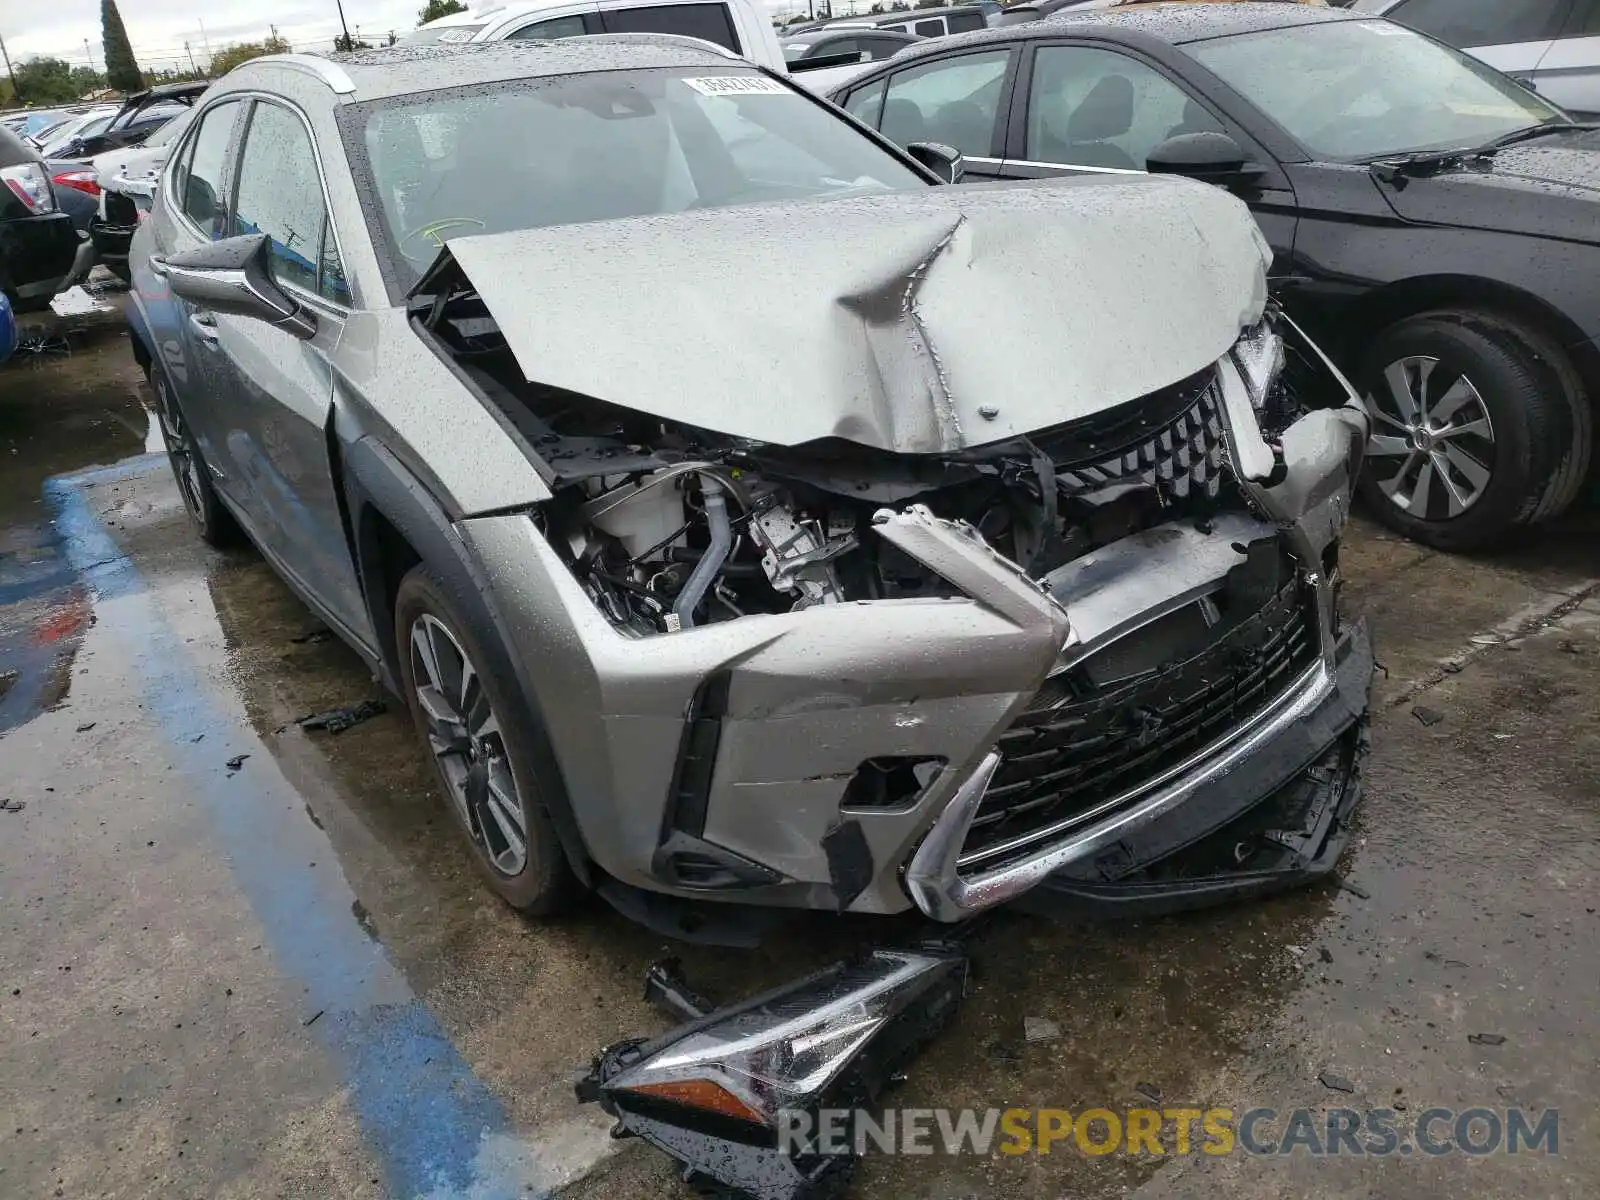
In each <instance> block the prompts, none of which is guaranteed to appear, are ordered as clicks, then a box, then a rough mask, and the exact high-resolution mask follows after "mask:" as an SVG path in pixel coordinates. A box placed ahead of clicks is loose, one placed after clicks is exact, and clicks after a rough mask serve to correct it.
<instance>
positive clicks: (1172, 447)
mask: <svg viewBox="0 0 1600 1200" xmlns="http://www.w3.org/2000/svg"><path fill="white" fill-rule="evenodd" d="M1220 403H1221V401H1220V399H1219V397H1218V395H1217V389H1216V385H1215V383H1214V382H1212V381H1210V380H1208V381H1207V382H1206V383H1205V385H1204V386H1202V387H1200V388H1199V389H1198V390H1197V393H1196V395H1195V398H1194V400H1193V402H1192V403H1190V404H1189V405H1188V406H1187V407H1185V408H1184V409H1183V410H1182V411H1181V412H1179V413H1178V415H1177V416H1176V417H1174V418H1173V419H1172V420H1171V421H1169V422H1168V423H1167V424H1165V425H1163V426H1162V427H1161V429H1160V430H1158V431H1157V432H1155V433H1150V434H1144V435H1143V436H1140V437H1139V438H1138V440H1136V441H1133V442H1131V443H1130V444H1127V445H1125V446H1123V447H1122V448H1121V449H1120V450H1117V451H1115V452H1113V453H1110V454H1102V455H1100V456H1096V457H1091V458H1088V459H1087V460H1085V461H1082V462H1079V463H1076V464H1073V465H1071V466H1066V467H1062V468H1059V469H1058V470H1057V472H1056V478H1057V480H1058V481H1059V482H1060V483H1062V484H1063V485H1065V486H1066V487H1067V488H1068V489H1069V490H1071V491H1073V492H1092V491H1098V490H1099V489H1100V488H1103V487H1107V486H1109V485H1112V484H1117V483H1133V482H1135V481H1143V482H1145V483H1153V484H1155V485H1157V486H1158V487H1160V488H1161V489H1162V490H1163V491H1164V492H1165V493H1166V494H1167V495H1168V496H1170V497H1172V498H1174V499H1178V500H1187V499H1190V498H1196V499H1198V498H1201V497H1205V498H1208V499H1212V500H1214V499H1216V498H1217V496H1218V494H1219V493H1220V492H1221V490H1222V483H1223V479H1224V477H1225V475H1226V466H1225V463H1226V457H1227V456H1226V453H1225V451H1224V449H1223V440H1222V415H1221V413H1220V411H1219V405H1220Z"/></svg>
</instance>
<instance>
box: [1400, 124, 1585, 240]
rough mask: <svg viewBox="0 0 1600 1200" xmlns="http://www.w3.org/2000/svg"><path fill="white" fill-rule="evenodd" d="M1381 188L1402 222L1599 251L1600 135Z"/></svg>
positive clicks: (1530, 146)
mask: <svg viewBox="0 0 1600 1200" xmlns="http://www.w3.org/2000/svg"><path fill="white" fill-rule="evenodd" d="M1380 188H1381V190H1382V192H1383V194H1384V195H1385V196H1386V197H1388V200H1389V203H1390V205H1391V206H1392V207H1393V208H1394V210H1395V212H1396V213H1398V214H1399V215H1400V216H1401V217H1403V218H1404V219H1405V220H1408V221H1417V222H1419V223H1423V224H1429V225H1454V226H1460V227H1465V228H1469V229H1495V230H1503V231H1504V232H1507V233H1521V234H1527V235H1528V236H1530V237H1547V238H1561V239H1563V240H1566V241H1578V242H1589V243H1591V244H1600V131H1595V130H1591V131H1578V132H1573V133H1563V134H1555V135H1553V136H1550V137H1543V138H1539V139H1538V140H1537V141H1532V142H1525V143H1522V144H1519V145H1514V146H1508V147H1506V148H1505V149H1504V150H1501V151H1499V152H1497V153H1495V154H1494V155H1492V156H1490V157H1489V158H1484V159H1477V160H1474V161H1471V162H1468V163H1466V164H1464V165H1462V166H1458V167H1451V168H1447V169H1445V170H1443V171H1440V172H1439V173H1438V174H1437V175H1421V176H1410V177H1407V176H1401V177H1400V179H1399V180H1397V181H1396V183H1394V184H1380Z"/></svg>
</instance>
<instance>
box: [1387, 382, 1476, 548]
mask: <svg viewBox="0 0 1600 1200" xmlns="http://www.w3.org/2000/svg"><path fill="white" fill-rule="evenodd" d="M1366 409H1367V415H1368V416H1369V417H1371V419H1372V435H1371V437H1370V438H1369V439H1368V441H1367V459H1368V464H1369V465H1368V470H1370V471H1372V472H1373V475H1372V478H1373V480H1374V481H1375V482H1376V484H1377V486H1378V489H1379V490H1380V491H1381V492H1382V493H1383V494H1384V496H1385V497H1387V498H1388V500H1389V502H1390V503H1392V504H1394V505H1395V506H1396V507H1397V508H1400V509H1402V510H1404V511H1405V512H1407V513H1409V514H1410V515H1411V516H1413V517H1417V518H1419V519H1422V520H1438V519H1442V518H1451V517H1458V516H1460V515H1461V514H1462V513H1464V512H1466V511H1467V509H1469V508H1471V507H1472V506H1473V505H1474V504H1476V503H1477V502H1478V501H1479V500H1480V499H1481V498H1482V497H1483V493H1484V491H1485V490H1486V489H1487V488H1488V486H1489V481H1490V480H1491V479H1492V478H1493V474H1494V469H1493V468H1494V457H1495V439H1494V425H1493V423H1492V422H1491V421H1490V419H1489V409H1488V407H1487V406H1486V405H1485V404H1484V402H1483V397H1482V396H1481V395H1479V394H1478V389H1477V387H1476V386H1474V384H1473V382H1472V381H1471V380H1470V379H1468V378H1467V377H1466V375H1464V374H1463V373H1461V372H1460V371H1455V370H1452V369H1450V368H1449V367H1447V366H1443V365H1441V363H1440V361H1439V359H1437V358H1430V357H1424V356H1413V357H1409V358H1401V359H1397V360H1396V361H1394V362H1392V363H1390V364H1389V365H1388V366H1387V367H1385V368H1384V371H1383V381H1382V384H1381V385H1380V386H1378V387H1376V388H1375V389H1374V390H1373V391H1372V392H1371V393H1369V394H1368V396H1367V397H1366Z"/></svg>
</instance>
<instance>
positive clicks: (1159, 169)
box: [1145, 133, 1262, 187]
mask: <svg viewBox="0 0 1600 1200" xmlns="http://www.w3.org/2000/svg"><path fill="white" fill-rule="evenodd" d="M1145 169H1146V170H1147V171H1149V172H1150V173H1151V174H1152V175H1186V176H1188V177H1189V178H1190V179H1198V180H1200V182H1202V183H1214V184H1218V185H1220V186H1222V187H1227V186H1228V185H1230V184H1235V183H1240V182H1242V181H1243V180H1245V179H1249V178H1251V177H1253V176H1256V175H1259V174H1261V170H1262V169H1261V167H1260V165H1259V164H1257V163H1253V162H1251V161H1250V160H1249V156H1248V155H1246V154H1245V152H1244V148H1243V147H1242V146H1240V145H1239V143H1238V142H1236V141H1234V140H1233V139H1232V138H1231V137H1229V136H1228V135H1227V134H1225V133H1180V134H1178V135H1177V136H1176V137H1169V138H1168V139H1167V140H1166V141H1164V142H1162V143H1161V144H1160V145H1158V146H1156V148H1155V149H1154V150H1152V151H1150V154H1149V157H1147V158H1146V159H1145Z"/></svg>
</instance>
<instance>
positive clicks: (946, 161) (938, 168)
mask: <svg viewBox="0 0 1600 1200" xmlns="http://www.w3.org/2000/svg"><path fill="white" fill-rule="evenodd" d="M906 153H907V154H909V155H911V157H912V158H914V159H916V160H917V161H918V162H919V163H921V164H922V165H923V166H925V167H927V168H928V170H930V171H932V172H933V173H934V174H935V175H937V176H938V177H939V182H940V183H960V182H961V179H962V177H963V176H964V175H966V173H967V160H966V157H965V156H964V155H963V154H962V153H961V151H959V150H957V149H956V148H955V147H954V146H946V145H945V144H944V143H943V142H912V143H911V144H910V145H909V146H907V147H906Z"/></svg>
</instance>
